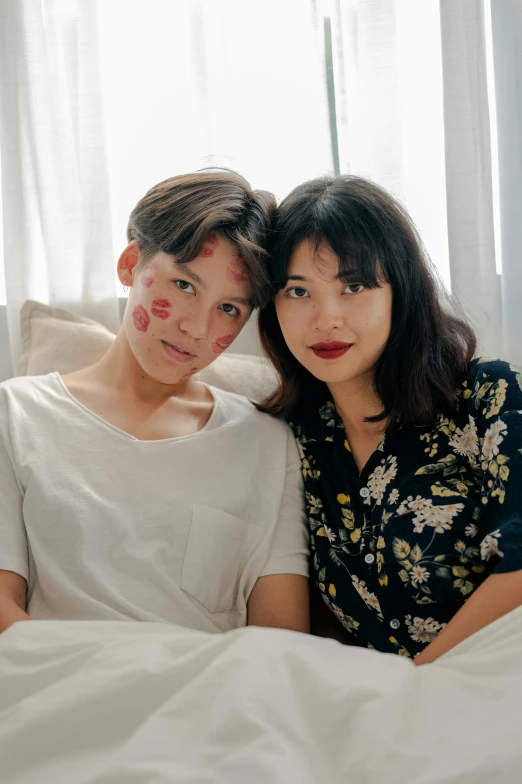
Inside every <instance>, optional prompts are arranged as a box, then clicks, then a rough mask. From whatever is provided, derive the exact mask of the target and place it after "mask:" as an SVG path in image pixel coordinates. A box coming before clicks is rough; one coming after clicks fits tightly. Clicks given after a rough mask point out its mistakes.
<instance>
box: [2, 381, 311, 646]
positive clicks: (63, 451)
mask: <svg viewBox="0 0 522 784" xmlns="http://www.w3.org/2000/svg"><path fill="white" fill-rule="evenodd" d="M209 389H210V391H211V393H212V395H213V397H214V401H215V402H214V409H213V412H212V414H211V416H210V419H209V421H208V423H207V425H206V426H205V427H204V428H203V429H202V430H200V431H199V432H198V433H195V434H193V435H190V436H185V437H181V438H166V439H164V440H161V441H140V440H139V439H136V438H134V437H133V436H131V435H129V434H128V433H125V432H124V431H123V430H120V429H119V428H117V427H115V426H113V425H111V424H109V423H108V422H106V421H105V420H103V419H101V418H100V417H99V416H97V415H96V414H94V413H93V412H92V411H89V409H88V408H86V407H85V406H83V405H82V404H81V403H80V402H79V401H77V400H76V399H75V398H74V397H73V396H72V395H71V394H70V392H69V391H68V390H67V388H66V387H65V385H64V383H63V381H62V379H61V376H60V375H59V374H58V373H51V374H50V375H47V376H34V377H23V378H14V379H11V380H9V381H7V382H4V383H3V384H0V569H8V570H10V571H13V572H17V573H18V574H20V575H22V576H23V577H25V578H26V579H27V580H28V594H27V596H28V610H27V611H28V612H29V614H30V615H31V616H32V617H33V618H34V619H79V620H83V619H90V620H103V619H107V620H129V619H135V620H141V621H163V622H171V623H177V624H180V625H182V626H189V627H191V628H193V629H201V630H204V631H210V632H216V631H226V630H228V629H232V628H235V627H238V626H243V625H245V623H246V602H247V600H248V597H249V595H250V592H251V590H252V588H253V587H254V584H255V582H256V580H257V579H258V577H261V576H263V575H269V574H281V573H291V574H300V575H305V576H307V575H308V566H307V553H308V548H307V538H306V530H305V517H304V509H303V498H302V492H303V491H302V478H301V470H300V465H299V457H298V454H297V450H296V446H295V442H294V438H293V435H292V433H291V431H290V429H289V428H288V427H287V426H286V425H285V424H284V423H283V422H281V421H278V420H276V419H273V418H272V417H270V416H268V415H266V414H262V413H260V412H259V411H257V410H256V409H255V407H254V406H253V405H252V404H251V403H250V402H249V401H248V400H246V399H245V398H243V397H240V396H239V395H234V394H232V393H230V392H223V391H222V390H219V389H215V388H214V387H209Z"/></svg>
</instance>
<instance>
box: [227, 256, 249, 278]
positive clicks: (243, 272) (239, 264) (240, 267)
mask: <svg viewBox="0 0 522 784" xmlns="http://www.w3.org/2000/svg"><path fill="white" fill-rule="evenodd" d="M228 273H229V275H230V277H231V278H232V279H233V280H234V281H235V282H236V283H244V282H245V281H246V280H248V275H247V266H246V264H245V262H244V260H243V259H242V258H241V256H236V257H235V259H234V260H233V261H232V263H231V264H230V266H229V268H228Z"/></svg>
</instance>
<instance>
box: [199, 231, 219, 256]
mask: <svg viewBox="0 0 522 784" xmlns="http://www.w3.org/2000/svg"><path fill="white" fill-rule="evenodd" d="M218 245H219V240H218V236H217V234H216V232H215V231H211V232H210V234H209V235H208V237H207V239H206V240H205V244H204V245H203V247H202V249H201V251H200V254H199V255H200V256H201V258H203V259H209V258H210V257H211V256H213V255H214V251H215V250H216V248H217V246H218Z"/></svg>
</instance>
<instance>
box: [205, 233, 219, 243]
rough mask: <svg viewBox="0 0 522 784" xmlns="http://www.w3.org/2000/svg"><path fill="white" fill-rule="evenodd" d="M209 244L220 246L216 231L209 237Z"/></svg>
mask: <svg viewBox="0 0 522 784" xmlns="http://www.w3.org/2000/svg"><path fill="white" fill-rule="evenodd" d="M207 242H208V244H209V245H217V244H218V238H217V234H216V232H215V231H213V232H211V233H210V234H209V235H208V237H207Z"/></svg>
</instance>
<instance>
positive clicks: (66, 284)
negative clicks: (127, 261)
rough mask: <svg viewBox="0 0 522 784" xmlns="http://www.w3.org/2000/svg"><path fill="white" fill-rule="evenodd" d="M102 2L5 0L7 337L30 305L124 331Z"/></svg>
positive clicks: (2, 102)
mask: <svg viewBox="0 0 522 784" xmlns="http://www.w3.org/2000/svg"><path fill="white" fill-rule="evenodd" d="M95 11H96V4H95V3H94V2H90V0H87V1H85V0H84V1H83V2H82V1H81V0H2V3H1V4H0V150H1V156H2V213H3V215H2V220H3V251H4V267H5V288H6V299H7V313H8V323H9V337H10V343H11V353H12V357H13V361H14V363H16V359H17V357H18V354H19V348H20V336H19V329H18V318H19V309H20V305H21V304H22V303H23V301H24V300H26V299H28V298H33V299H37V300H40V301H44V302H48V303H50V304H53V305H57V306H61V305H62V306H64V307H68V308H72V309H74V310H75V311H77V312H80V313H83V314H84V315H87V316H91V317H93V318H96V319H98V320H99V321H101V322H103V323H104V324H105V325H106V326H107V327H109V328H110V329H116V327H117V324H118V304H117V299H116V281H115V274H114V260H113V258H112V243H111V221H110V209H109V192H108V176H107V167H106V157H105V147H104V142H103V138H104V137H103V113H102V104H101V93H100V74H99V68H98V45H97V26H96V17H95Z"/></svg>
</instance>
